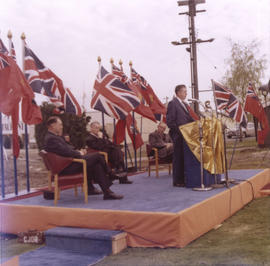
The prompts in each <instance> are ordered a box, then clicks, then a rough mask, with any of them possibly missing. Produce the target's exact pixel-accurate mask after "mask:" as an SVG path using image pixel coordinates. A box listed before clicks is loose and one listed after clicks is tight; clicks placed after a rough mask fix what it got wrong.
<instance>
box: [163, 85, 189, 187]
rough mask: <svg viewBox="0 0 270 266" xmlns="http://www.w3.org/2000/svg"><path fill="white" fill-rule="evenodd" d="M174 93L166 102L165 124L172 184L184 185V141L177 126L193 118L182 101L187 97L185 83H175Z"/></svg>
mask: <svg viewBox="0 0 270 266" xmlns="http://www.w3.org/2000/svg"><path fill="white" fill-rule="evenodd" d="M175 95H176V97H174V98H173V99H172V100H171V101H170V102H169V104H168V108H167V116H166V120H167V125H168V127H169V129H170V130H169V134H170V137H171V139H172V141H173V148H174V152H173V186H175V187H184V186H185V176H184V143H183V136H182V133H181V132H180V130H179V126H182V125H184V124H187V123H190V122H193V121H194V119H193V118H192V116H191V115H190V112H189V109H190V107H189V105H188V104H187V103H186V102H185V101H184V100H185V99H186V97H187V88H186V86H185V85H177V86H176V87H175Z"/></svg>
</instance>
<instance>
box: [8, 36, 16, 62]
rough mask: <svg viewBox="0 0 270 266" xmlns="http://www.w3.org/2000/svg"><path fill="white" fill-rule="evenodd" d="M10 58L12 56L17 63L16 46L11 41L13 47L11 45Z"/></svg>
mask: <svg viewBox="0 0 270 266" xmlns="http://www.w3.org/2000/svg"><path fill="white" fill-rule="evenodd" d="M9 56H11V57H12V58H13V60H14V61H15V62H16V52H15V48H14V44H13V42H12V41H11V45H10V51H9Z"/></svg>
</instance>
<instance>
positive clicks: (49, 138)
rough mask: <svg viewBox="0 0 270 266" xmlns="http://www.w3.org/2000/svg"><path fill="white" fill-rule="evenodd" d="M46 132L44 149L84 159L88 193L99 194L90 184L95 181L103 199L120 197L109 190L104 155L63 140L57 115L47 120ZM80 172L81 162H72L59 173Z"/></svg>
mask: <svg viewBox="0 0 270 266" xmlns="http://www.w3.org/2000/svg"><path fill="white" fill-rule="evenodd" d="M47 127H48V132H47V134H46V136H45V140H44V150H45V151H47V152H52V153H55V154H58V155H60V156H63V157H72V158H81V159H85V160H86V163H87V179H88V194H89V195H93V194H101V192H100V191H98V190H97V189H96V188H95V187H94V186H93V184H92V181H93V180H94V181H96V182H97V183H98V184H99V186H100V187H101V189H102V192H103V194H104V196H103V199H104V200H109V199H122V198H123V196H122V195H117V194H115V193H114V192H113V191H111V190H110V186H111V185H112V182H111V181H110V179H109V177H108V175H109V174H110V173H109V171H110V170H109V168H108V167H107V164H106V161H105V159H104V156H103V155H101V154H99V153H92V154H86V151H85V150H80V151H78V150H75V149H74V148H73V147H72V145H69V144H67V143H66V142H65V140H64V138H63V137H62V134H63V123H62V121H61V119H60V118H59V117H57V116H51V117H50V118H49V119H48V121H47ZM81 172H82V164H80V163H77V162H72V163H71V164H70V165H68V166H67V167H66V168H65V169H64V170H63V171H62V172H61V173H60V174H76V173H81Z"/></svg>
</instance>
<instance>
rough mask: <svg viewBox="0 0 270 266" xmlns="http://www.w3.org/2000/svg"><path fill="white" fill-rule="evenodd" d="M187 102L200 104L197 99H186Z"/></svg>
mask: <svg viewBox="0 0 270 266" xmlns="http://www.w3.org/2000/svg"><path fill="white" fill-rule="evenodd" d="M188 101H189V102H197V103H200V100H198V99H188Z"/></svg>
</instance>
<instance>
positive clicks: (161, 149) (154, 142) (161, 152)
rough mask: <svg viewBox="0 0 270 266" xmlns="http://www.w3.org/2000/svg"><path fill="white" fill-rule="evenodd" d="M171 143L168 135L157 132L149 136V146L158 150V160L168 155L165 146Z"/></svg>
mask: <svg viewBox="0 0 270 266" xmlns="http://www.w3.org/2000/svg"><path fill="white" fill-rule="evenodd" d="M171 142H172V140H171V138H170V136H169V135H168V134H165V133H163V134H159V133H158V131H157V130H156V131H154V132H152V133H150V135H149V144H150V145H151V146H152V147H154V148H158V156H159V157H160V158H164V157H165V156H167V155H168V151H167V148H166V144H167V143H171Z"/></svg>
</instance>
